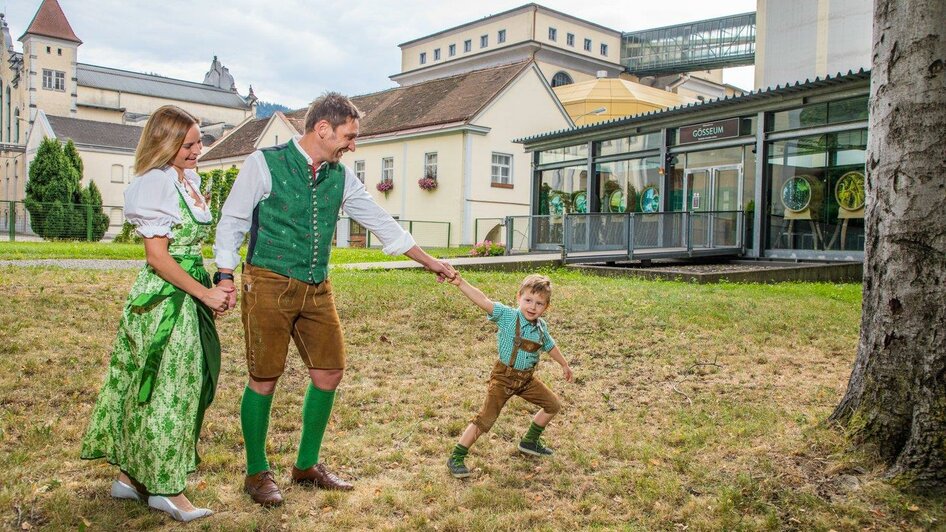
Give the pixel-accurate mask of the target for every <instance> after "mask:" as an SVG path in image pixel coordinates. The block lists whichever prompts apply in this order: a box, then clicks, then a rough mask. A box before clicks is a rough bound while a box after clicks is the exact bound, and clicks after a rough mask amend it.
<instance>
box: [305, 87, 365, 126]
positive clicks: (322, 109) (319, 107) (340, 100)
mask: <svg viewBox="0 0 946 532" xmlns="http://www.w3.org/2000/svg"><path fill="white" fill-rule="evenodd" d="M349 118H351V119H353V120H355V119H359V118H361V111H359V110H358V108H357V107H355V104H353V103H351V100H349V99H348V97H347V96H344V95H342V94H340V93H337V92H326V93H325V94H323V95H321V96H319V97H318V98H316V99H315V100H314V101H313V102H312V103H311V104H309V110H308V111H306V114H305V132H306V133H308V132H310V131H312V130H313V129H315V125H316V124H318V123H319V121H321V120H327V121H328V123H329V124H331V125H332V129H335V128H337V127H338V126H340V125H342V124H344V123H345V122H348V119H349Z"/></svg>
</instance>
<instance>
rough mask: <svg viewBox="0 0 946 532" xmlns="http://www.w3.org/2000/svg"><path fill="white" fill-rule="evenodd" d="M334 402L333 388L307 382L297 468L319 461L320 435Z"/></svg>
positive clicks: (322, 432) (309, 465) (323, 433)
mask: <svg viewBox="0 0 946 532" xmlns="http://www.w3.org/2000/svg"><path fill="white" fill-rule="evenodd" d="M334 402H335V390H331V391H328V392H327V391H325V390H320V389H318V388H316V387H315V386H314V385H313V384H312V383H311V382H310V383H309V389H308V390H307V391H306V392H305V402H303V403H302V441H300V442H299V457H298V458H297V459H296V467H298V468H299V469H308V468H310V467H312V466H314V465H315V464H317V463H319V450H320V449H321V448H322V436H324V435H325V427H326V426H328V419H329V417H331V415H332V404H333V403H334Z"/></svg>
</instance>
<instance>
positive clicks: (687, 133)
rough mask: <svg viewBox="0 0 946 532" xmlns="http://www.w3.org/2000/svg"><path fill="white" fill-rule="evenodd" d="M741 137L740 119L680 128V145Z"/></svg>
mask: <svg viewBox="0 0 946 532" xmlns="http://www.w3.org/2000/svg"><path fill="white" fill-rule="evenodd" d="M738 136H739V119H738V118H730V119H728V120H717V121H716V122H706V123H704V124H694V125H691V126H681V127H680V144H689V143H691V142H702V141H704V140H714V139H727V138H729V137H738Z"/></svg>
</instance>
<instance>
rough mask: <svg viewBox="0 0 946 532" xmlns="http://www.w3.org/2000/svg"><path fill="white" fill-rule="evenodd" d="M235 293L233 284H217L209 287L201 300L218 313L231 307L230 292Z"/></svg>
mask: <svg viewBox="0 0 946 532" xmlns="http://www.w3.org/2000/svg"><path fill="white" fill-rule="evenodd" d="M232 293H233V286H215V287H213V288H210V289H208V290H207V291H206V292H205V293H204V295H203V296H201V298H200V302H201V303H203V304H205V305H207V307H209V308H210V309H211V310H213V311H214V312H217V313H222V312H225V311H226V310H227V309H229V308H230V305H229V301H230V294H232Z"/></svg>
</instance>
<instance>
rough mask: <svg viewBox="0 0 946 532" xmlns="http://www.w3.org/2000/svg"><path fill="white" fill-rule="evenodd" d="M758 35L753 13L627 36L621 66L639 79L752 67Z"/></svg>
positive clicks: (637, 32)
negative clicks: (642, 77) (639, 77)
mask: <svg viewBox="0 0 946 532" xmlns="http://www.w3.org/2000/svg"><path fill="white" fill-rule="evenodd" d="M755 34H756V14H755V13H754V12H753V13H743V14H740V15H730V16H726V17H719V18H714V19H708V20H700V21H697V22H688V23H685V24H677V25H674V26H665V27H663V28H652V29H648V30H641V31H634V32H628V33H625V34H624V35H623V37H622V40H621V41H622V42H621V63H622V64H623V65H624V66H625V68H627V71H628V72H630V73H631V74H634V75H636V76H656V75H662V74H676V73H681V72H695V71H698V70H712V69H717V68H728V67H734V66H744V65H751V64H754V62H755Z"/></svg>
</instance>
